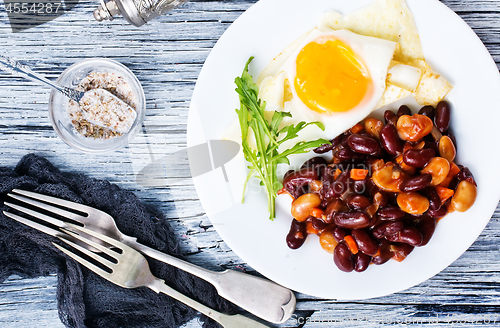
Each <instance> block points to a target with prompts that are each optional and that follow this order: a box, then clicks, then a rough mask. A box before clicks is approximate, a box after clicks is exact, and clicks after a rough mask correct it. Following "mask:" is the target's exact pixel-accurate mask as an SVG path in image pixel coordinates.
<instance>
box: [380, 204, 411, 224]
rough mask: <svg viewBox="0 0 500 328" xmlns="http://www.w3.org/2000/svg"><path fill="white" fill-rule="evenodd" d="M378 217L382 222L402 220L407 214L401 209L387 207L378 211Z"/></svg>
mask: <svg viewBox="0 0 500 328" xmlns="http://www.w3.org/2000/svg"><path fill="white" fill-rule="evenodd" d="M377 215H378V216H379V217H380V219H381V220H389V221H396V220H401V219H402V218H403V217H404V216H405V215H406V214H405V212H403V211H402V210H401V209H400V208H399V207H395V206H387V207H384V208H381V209H379V210H378V212H377Z"/></svg>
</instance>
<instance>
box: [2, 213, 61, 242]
mask: <svg viewBox="0 0 500 328" xmlns="http://www.w3.org/2000/svg"><path fill="white" fill-rule="evenodd" d="M3 214H4V215H5V216H7V217H9V218H11V219H13V220H16V221H18V222H21V223H23V224H25V225H27V226H30V227H32V228H33V229H36V230H40V231H41V232H44V233H46V234H48V235H51V236H54V237H58V236H60V235H61V234H62V232H61V231H59V230H55V229H52V228H49V227H47V226H44V225H42V224H39V223H36V222H34V221H31V220H28V219H25V218H23V217H21V216H19V215H16V214H13V213H9V212H3Z"/></svg>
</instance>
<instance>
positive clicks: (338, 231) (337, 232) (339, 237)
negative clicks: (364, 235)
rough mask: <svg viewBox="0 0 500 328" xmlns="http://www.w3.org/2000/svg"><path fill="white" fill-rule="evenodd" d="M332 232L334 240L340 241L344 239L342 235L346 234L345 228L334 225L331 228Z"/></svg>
mask: <svg viewBox="0 0 500 328" xmlns="http://www.w3.org/2000/svg"><path fill="white" fill-rule="evenodd" d="M332 234H333V237H334V238H335V240H336V241H337V242H339V243H340V242H341V241H342V240H344V237H345V236H347V230H345V229H342V228H339V227H335V228H334V229H333V230H332Z"/></svg>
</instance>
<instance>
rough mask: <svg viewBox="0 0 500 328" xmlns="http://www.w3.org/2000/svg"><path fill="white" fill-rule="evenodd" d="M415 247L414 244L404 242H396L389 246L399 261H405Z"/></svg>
mask: <svg viewBox="0 0 500 328" xmlns="http://www.w3.org/2000/svg"><path fill="white" fill-rule="evenodd" d="M414 248H415V247H414V246H411V245H409V244H404V243H394V244H391V246H389V249H390V250H391V252H392V254H393V258H394V259H395V260H396V261H398V262H401V261H403V260H404V259H405V258H406V257H407V256H408V255H410V253H411V252H412V251H413V249H414Z"/></svg>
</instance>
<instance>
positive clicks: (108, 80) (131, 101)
mask: <svg viewBox="0 0 500 328" xmlns="http://www.w3.org/2000/svg"><path fill="white" fill-rule="evenodd" d="M76 89H77V90H78V91H82V92H86V91H90V90H98V89H104V90H107V91H109V92H110V93H112V94H113V95H114V96H116V97H117V98H118V99H120V100H123V101H124V102H125V103H127V104H128V105H129V106H130V107H131V108H132V109H134V112H135V111H136V108H137V105H138V99H137V96H136V94H135V93H134V91H133V89H132V87H131V85H130V84H129V83H128V82H127V81H126V80H125V79H124V78H123V77H122V76H120V75H118V74H116V73H111V72H98V71H93V72H90V73H89V74H88V75H87V76H85V77H84V78H83V79H82V80H81V81H80V83H79V84H78V86H77V87H76ZM67 110H68V114H69V116H70V119H71V122H72V123H73V126H74V127H75V129H76V131H78V133H80V134H81V135H83V136H84V137H87V138H94V139H109V138H114V137H118V136H121V135H123V133H122V132H119V131H117V130H115V129H112V128H108V127H103V124H100V122H98V121H93V122H91V121H90V120H89V119H87V117H88V116H86V115H85V112H84V110H82V108H81V106H80V104H78V103H77V102H75V101H73V100H69V102H68V105H67ZM135 116H137V113H135ZM89 118H90V117H89Z"/></svg>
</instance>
